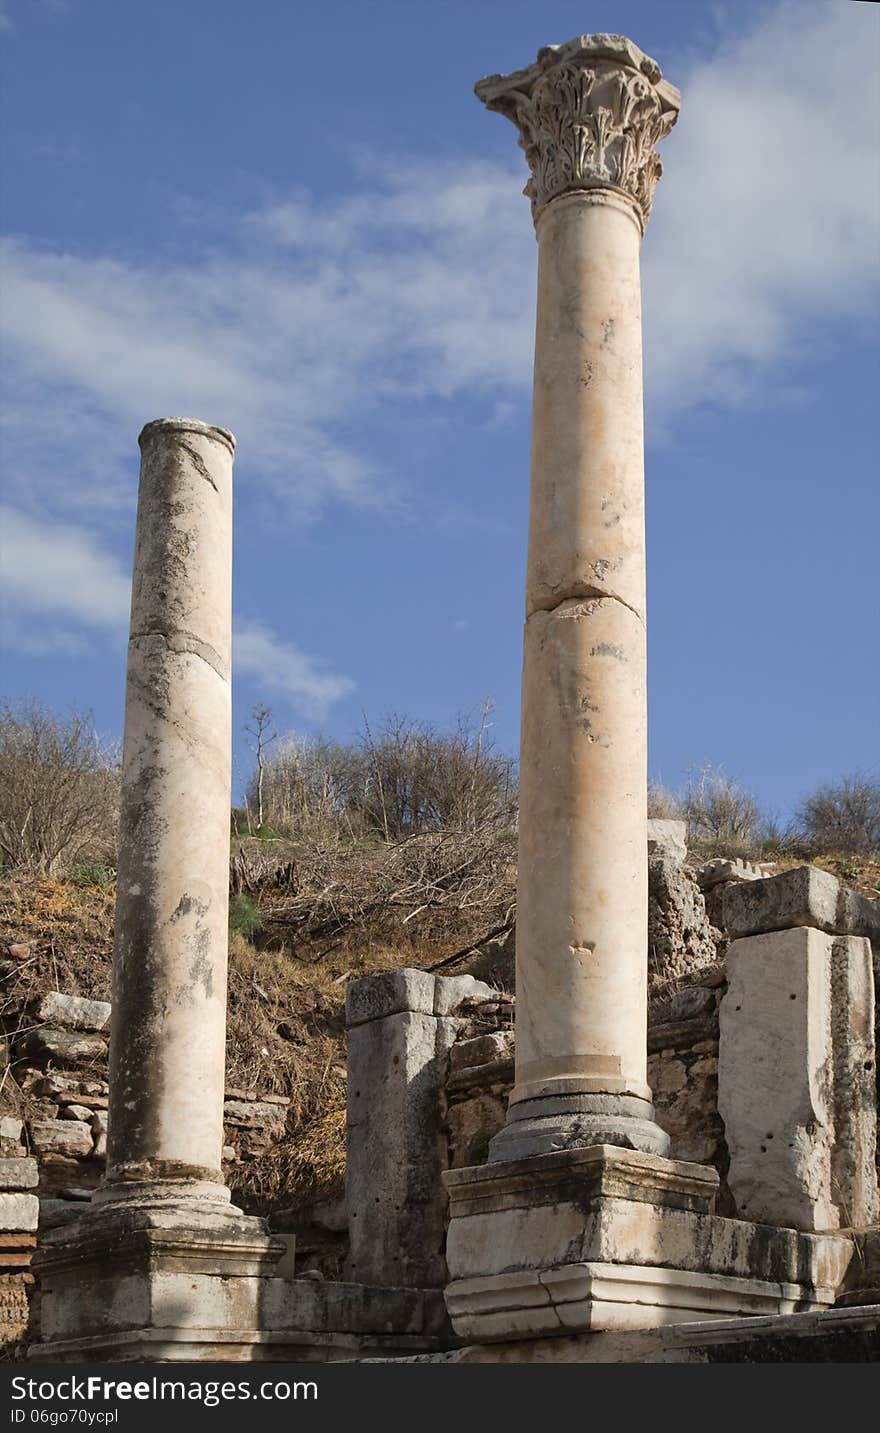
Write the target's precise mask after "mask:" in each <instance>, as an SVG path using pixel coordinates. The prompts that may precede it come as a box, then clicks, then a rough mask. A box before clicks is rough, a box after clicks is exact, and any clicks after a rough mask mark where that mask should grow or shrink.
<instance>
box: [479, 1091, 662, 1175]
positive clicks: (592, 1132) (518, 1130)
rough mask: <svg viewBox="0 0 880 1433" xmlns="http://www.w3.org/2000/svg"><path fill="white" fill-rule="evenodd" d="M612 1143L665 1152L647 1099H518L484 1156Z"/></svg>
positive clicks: (506, 1156)
mask: <svg viewBox="0 0 880 1433" xmlns="http://www.w3.org/2000/svg"><path fill="white" fill-rule="evenodd" d="M596 1145H614V1146H617V1147H619V1148H621V1149H631V1150H640V1151H642V1152H643V1153H644V1154H653V1155H668V1153H669V1149H670V1143H669V1135H668V1134H666V1132H665V1131H664V1130H662V1129H661V1128H660V1126H659V1125H658V1124H657V1123H656V1122H655V1119H654V1106H653V1105H652V1104H651V1102H650V1100H645V1099H641V1098H639V1097H638V1096H637V1095H616V1094H554V1095H545V1096H542V1097H540V1098H537V1099H525V1100H519V1101H517V1102H516V1103H514V1104H511V1106H510V1108H509V1110H508V1112H507V1124H506V1125H505V1126H504V1129H503V1130H501V1131H500V1133H499V1134H497V1135H496V1136H495V1138H494V1139H493V1140H492V1141H491V1142H490V1144H489V1160H490V1162H491V1163H492V1164H495V1163H497V1162H500V1161H508V1160H517V1159H526V1158H528V1157H529V1156H531V1155H539V1154H554V1153H557V1152H559V1151H563V1150H568V1149H590V1148H592V1147H594V1146H596Z"/></svg>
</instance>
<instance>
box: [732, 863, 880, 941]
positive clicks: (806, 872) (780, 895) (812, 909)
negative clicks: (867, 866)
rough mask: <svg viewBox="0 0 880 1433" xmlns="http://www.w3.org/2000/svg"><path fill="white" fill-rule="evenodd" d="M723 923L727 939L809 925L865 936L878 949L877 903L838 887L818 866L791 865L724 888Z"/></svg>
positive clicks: (879, 922)
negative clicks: (783, 869) (776, 872)
mask: <svg viewBox="0 0 880 1433" xmlns="http://www.w3.org/2000/svg"><path fill="white" fill-rule="evenodd" d="M724 925H725V928H726V930H727V934H728V936H729V937H730V939H731V940H739V939H741V938H743V937H745V936H751V935H766V934H768V933H769V932H770V931H776V930H790V929H792V928H794V927H797V926H811V927H812V928H813V929H814V930H821V931H825V932H826V933H827V934H829V935H860V936H866V937H867V938H868V940H870V941H871V942H872V944H874V945H876V946H878V947H880V901H872V900H869V899H868V897H867V896H862V895H859V894H858V892H856V891H850V890H847V889H846V888H842V887H841V885H840V882H839V881H838V879H837V877H836V876H832V874H831V872H830V871H823V870H821V869H820V868H819V867H818V866H797V867H796V868H795V869H794V870H791V871H780V873H779V875H777V876H767V877H765V878H764V879H763V880H760V881H743V882H740V883H738V884H735V885H730V886H728V887H727V888H726V889H725V892H724Z"/></svg>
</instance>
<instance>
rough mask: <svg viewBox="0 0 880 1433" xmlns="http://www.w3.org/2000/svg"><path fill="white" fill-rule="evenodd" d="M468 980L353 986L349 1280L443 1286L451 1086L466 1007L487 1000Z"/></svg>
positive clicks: (417, 977) (398, 973)
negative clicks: (452, 1058)
mask: <svg viewBox="0 0 880 1433" xmlns="http://www.w3.org/2000/svg"><path fill="white" fill-rule="evenodd" d="M492 995H493V992H492V991H491V990H490V989H489V987H488V986H486V985H483V984H482V982H481V981H478V980H474V979H473V978H472V977H471V976H451V977H450V976H434V975H431V974H430V973H429V972H427V971H424V970H394V971H389V972H388V973H387V974H381V975H368V976H364V977H363V978H362V979H360V980H353V981H351V982H350V984H349V986H348V988H347V990H346V998H345V1014H346V1023H347V1025H348V1121H347V1126H346V1167H345V1189H346V1206H347V1211H348V1228H349V1238H350V1257H349V1263H348V1271H347V1274H348V1277H349V1278H350V1279H352V1280H354V1281H356V1282H358V1283H360V1284H370V1285H378V1286H385V1287H393V1288H403V1289H414V1288H415V1289H418V1288H424V1289H429V1288H442V1286H443V1284H444V1282H445V1279H446V1259H445V1257H444V1247H443V1246H444V1241H445V1236H446V1203H447V1201H446V1194H445V1191H444V1189H443V1181H442V1173H443V1170H444V1169H446V1168H447V1166H448V1163H449V1160H448V1151H447V1136H446V1131H445V1126H444V1117H445V1112H446V1110H445V1105H446V1100H445V1090H444V1086H445V1080H446V1074H447V1065H448V1054H449V1049H450V1047H451V1045H452V1043H453V1041H454V1040H455V1037H456V1034H457V1030H458V1025H459V1023H460V1022H458V1021H456V1020H455V1019H454V1018H452V1017H453V1012H454V1011H455V1010H456V1009H457V1008H458V1006H459V1005H460V1003H461V1002H462V1001H464V1000H468V999H471V1000H473V999H475V998H482V999H491V998H492Z"/></svg>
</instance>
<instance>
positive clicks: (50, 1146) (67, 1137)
mask: <svg viewBox="0 0 880 1433" xmlns="http://www.w3.org/2000/svg"><path fill="white" fill-rule="evenodd" d="M28 1132H29V1134H30V1137H31V1143H32V1145H33V1147H34V1149H35V1150H36V1151H37V1153H38V1154H65V1155H69V1156H71V1157H73V1158H76V1157H78V1156H80V1155H87V1154H91V1152H92V1131H91V1129H90V1128H89V1126H88V1125H87V1124H82V1123H81V1122H80V1121H79V1120H29V1121H28Z"/></svg>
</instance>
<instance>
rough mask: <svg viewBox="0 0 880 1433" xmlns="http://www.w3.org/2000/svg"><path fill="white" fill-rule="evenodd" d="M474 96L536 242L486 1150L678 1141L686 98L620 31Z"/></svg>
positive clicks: (581, 40) (542, 58) (554, 54)
mask: <svg viewBox="0 0 880 1433" xmlns="http://www.w3.org/2000/svg"><path fill="white" fill-rule="evenodd" d="M477 94H478V95H479V97H480V98H481V99H483V100H484V101H485V103H486V104H488V105H489V107H490V108H492V109H496V110H499V111H500V112H501V113H502V114H504V115H506V116H507V117H508V118H509V119H511V120H513V122H514V123H515V124H516V125H517V128H518V129H519V132H520V137H521V143H522V146H523V149H524V150H525V154H526V159H527V160H528V163H529V167H530V169H531V171H532V178H531V180H530V181H529V184H528V185H527V188H526V193H527V194H529V195H530V196H531V198H532V202H533V209H534V215H535V226H536V232H537V237H538V252H539V258H538V311H537V327H536V339H535V381H534V407H533V417H532V485H531V505H530V518H529V556H528V574H527V582H526V626H525V637H524V644H523V692H522V734H521V748H520V768H521V791H520V835H519V889H518V898H517V934H516V980H517V1018H516V1023H517V1037H516V1083H515V1087H514V1090H513V1094H512V1096H511V1102H510V1109H509V1112H508V1118H507V1125H506V1127H505V1129H504V1130H502V1131H501V1133H500V1134H499V1135H498V1136H497V1137H496V1138H495V1140H494V1141H493V1142H492V1146H491V1151H490V1157H491V1159H493V1160H505V1159H510V1158H518V1157H520V1156H523V1155H530V1154H539V1153H544V1152H546V1151H549V1150H554V1149H565V1148H571V1147H573V1146H578V1145H590V1144H618V1145H625V1146H631V1147H633V1148H636V1149H640V1150H644V1151H648V1152H650V1153H653V1154H665V1153H666V1152H667V1151H668V1147H669V1142H668V1139H667V1137H666V1135H665V1134H664V1133H663V1132H662V1130H660V1128H659V1127H658V1126H657V1125H656V1123H655V1122H654V1119H653V1107H652V1105H651V1091H650V1088H649V1086H648V1083H647V1048H646V1047H647V1040H646V1025H647V915H648V871H647V694H646V644H645V512H644V434H643V416H642V316H641V291H640V278H639V249H640V245H641V240H642V235H643V232H644V227H645V223H646V220H647V216H648V212H649V209H650V204H651V199H652V196H653V190H654V185H655V183H656V180H657V177H658V175H659V172H660V163H659V160H658V159H657V156H656V154H654V152H653V144H654V142H655V141H656V140H657V139H659V138H661V137H662V136H663V135H664V134H665V133H667V132H668V130H669V129H670V128H671V127H672V124H673V122H674V119H675V116H676V114H677V112H678V104H679V96H678V92H677V91H676V90H674V88H673V87H672V86H670V85H668V84H667V83H666V82H664V81H662V77H661V75H660V71H659V69H658V67H657V65H656V64H655V63H654V61H652V60H650V59H649V58H648V57H647V56H645V55H644V54H642V52H641V51H640V50H638V48H637V47H636V46H634V45H633V44H632V42H631V41H629V40H626V39H623V38H622V37H620V36H614V35H593V36H589V35H588V36H578V37H576V38H575V39H574V40H572V41H570V42H569V43H568V44H566V45H562V46H556V47H554V46H548V47H547V48H546V49H544V50H541V51H540V52H539V54H538V58H537V61H536V63H535V64H534V65H533V66H531V67H530V68H529V69H527V70H520V71H517V72H515V73H514V74H511V75H507V76H502V75H495V76H491V77H489V78H488V79H485V80H481V81H480V83H479V84H478V85H477Z"/></svg>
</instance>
